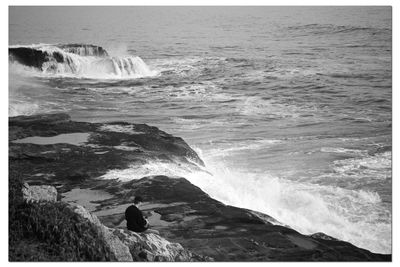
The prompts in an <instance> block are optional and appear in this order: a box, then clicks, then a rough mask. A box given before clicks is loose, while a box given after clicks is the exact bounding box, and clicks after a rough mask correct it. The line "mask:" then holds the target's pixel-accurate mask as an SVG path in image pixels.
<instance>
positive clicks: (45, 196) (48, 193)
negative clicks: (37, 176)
mask: <svg viewBox="0 0 400 267" xmlns="http://www.w3.org/2000/svg"><path fill="white" fill-rule="evenodd" d="M22 195H23V198H24V200H25V201H26V202H40V201H49V202H55V201H57V190H56V188H55V187H54V186H50V185H32V186H30V185H28V184H27V183H24V186H23V188H22Z"/></svg>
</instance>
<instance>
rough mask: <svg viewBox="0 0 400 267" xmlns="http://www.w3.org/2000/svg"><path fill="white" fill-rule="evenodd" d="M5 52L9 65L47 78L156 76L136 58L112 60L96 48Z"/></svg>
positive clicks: (74, 46) (33, 47)
mask: <svg viewBox="0 0 400 267" xmlns="http://www.w3.org/2000/svg"><path fill="white" fill-rule="evenodd" d="M8 52H9V60H10V62H17V63H19V64H21V65H24V66H28V67H31V68H34V69H36V70H39V71H41V72H42V73H43V74H47V75H54V74H57V75H63V76H73V77H85V78H141V77H147V76H154V75H156V74H157V72H156V71H152V70H150V68H149V67H148V66H147V65H146V63H145V62H144V61H143V60H142V59H141V58H140V57H138V56H125V57H111V56H109V55H108V53H107V51H106V50H105V49H104V48H102V47H100V46H95V45H86V44H82V45H80V44H68V45H67V44H61V45H48V44H38V45H29V46H10V47H9V49H8Z"/></svg>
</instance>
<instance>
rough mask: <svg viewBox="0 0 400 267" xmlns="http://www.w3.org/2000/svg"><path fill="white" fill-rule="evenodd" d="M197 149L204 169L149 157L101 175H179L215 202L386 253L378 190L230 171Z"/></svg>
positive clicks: (387, 233)
mask: <svg viewBox="0 0 400 267" xmlns="http://www.w3.org/2000/svg"><path fill="white" fill-rule="evenodd" d="M196 151H197V153H198V154H199V155H201V156H202V159H203V160H204V161H205V164H206V168H202V167H199V166H194V165H190V164H181V163H179V164H177V163H171V162H162V161H152V162H147V163H146V164H144V165H132V166H131V167H130V168H128V169H124V170H111V171H109V172H108V173H107V174H105V175H103V176H102V178H103V179H120V180H122V181H129V180H132V179H140V178H142V177H146V176H153V175H166V176H170V177H184V178H186V179H188V180H189V181H190V182H191V183H193V184H194V185H196V186H198V187H200V188H201V189H202V190H203V191H204V192H206V193H207V194H209V195H210V196H211V197H212V198H214V199H216V200H219V201H221V202H223V203H225V204H227V205H232V206H236V207H240V208H247V209H251V210H255V211H259V212H262V213H265V214H268V215H270V216H272V217H274V218H275V219H276V220H278V221H279V222H281V223H283V224H286V225H288V226H290V227H292V228H293V229H295V230H297V231H299V232H301V233H303V234H313V233H316V232H323V233H325V234H328V235H330V236H333V237H335V238H338V239H341V240H345V241H348V242H351V243H353V244H355V245H356V246H360V247H363V248H366V249H369V250H371V251H373V252H379V253H390V250H391V226H390V221H391V216H390V213H389V212H386V211H385V209H384V208H382V206H381V204H382V203H381V202H382V201H381V199H380V197H379V195H378V194H377V193H375V192H370V191H365V190H350V189H344V188H340V187H335V186H332V185H318V184H312V183H298V182H294V181H289V180H285V179H282V178H279V177H276V176H272V175H270V174H267V173H264V174H255V173H249V172H247V171H241V170H235V169H232V168H227V167H226V166H225V164H224V163H223V162H218V161H217V160H216V159H215V158H212V157H207V156H205V155H204V154H205V153H202V151H201V150H200V149H196ZM382 218H385V219H384V220H382ZM377 225H378V226H379V227H377ZM382 237H384V238H382Z"/></svg>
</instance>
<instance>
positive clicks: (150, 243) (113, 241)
mask: <svg viewBox="0 0 400 267" xmlns="http://www.w3.org/2000/svg"><path fill="white" fill-rule="evenodd" d="M73 211H74V212H75V213H77V214H79V215H80V216H82V217H83V218H85V219H87V220H89V222H91V223H92V224H94V225H95V226H96V227H97V229H98V231H99V234H100V235H101V236H102V237H103V239H104V241H105V242H106V244H107V246H108V247H109V248H110V250H111V252H112V253H113V254H114V255H115V257H116V259H117V261H197V260H201V257H200V256H197V255H195V254H193V253H191V252H190V251H188V250H186V249H184V248H183V247H182V246H181V245H180V244H178V243H171V242H169V241H168V240H166V239H164V238H162V237H161V236H159V235H157V234H154V233H140V234H139V233H135V232H132V231H129V230H125V229H113V228H108V227H106V226H104V225H103V224H102V223H101V222H100V220H99V219H98V218H97V216H96V215H94V214H92V213H90V212H89V211H87V210H86V209H85V208H84V207H82V206H79V205H77V206H74V207H73Z"/></svg>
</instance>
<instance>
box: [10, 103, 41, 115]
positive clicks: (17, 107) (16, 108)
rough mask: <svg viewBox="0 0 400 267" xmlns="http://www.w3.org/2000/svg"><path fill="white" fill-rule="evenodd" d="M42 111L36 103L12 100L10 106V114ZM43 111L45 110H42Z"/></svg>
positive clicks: (29, 113) (28, 113) (30, 113)
mask: <svg viewBox="0 0 400 267" xmlns="http://www.w3.org/2000/svg"><path fill="white" fill-rule="evenodd" d="M39 111H40V106H39V105H38V104H36V103H27V102H15V101H14V102H10V104H9V106H8V116H10V117H14V116H21V115H25V116H28V115H32V114H35V113H37V112H39ZM42 112H43V111H42Z"/></svg>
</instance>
